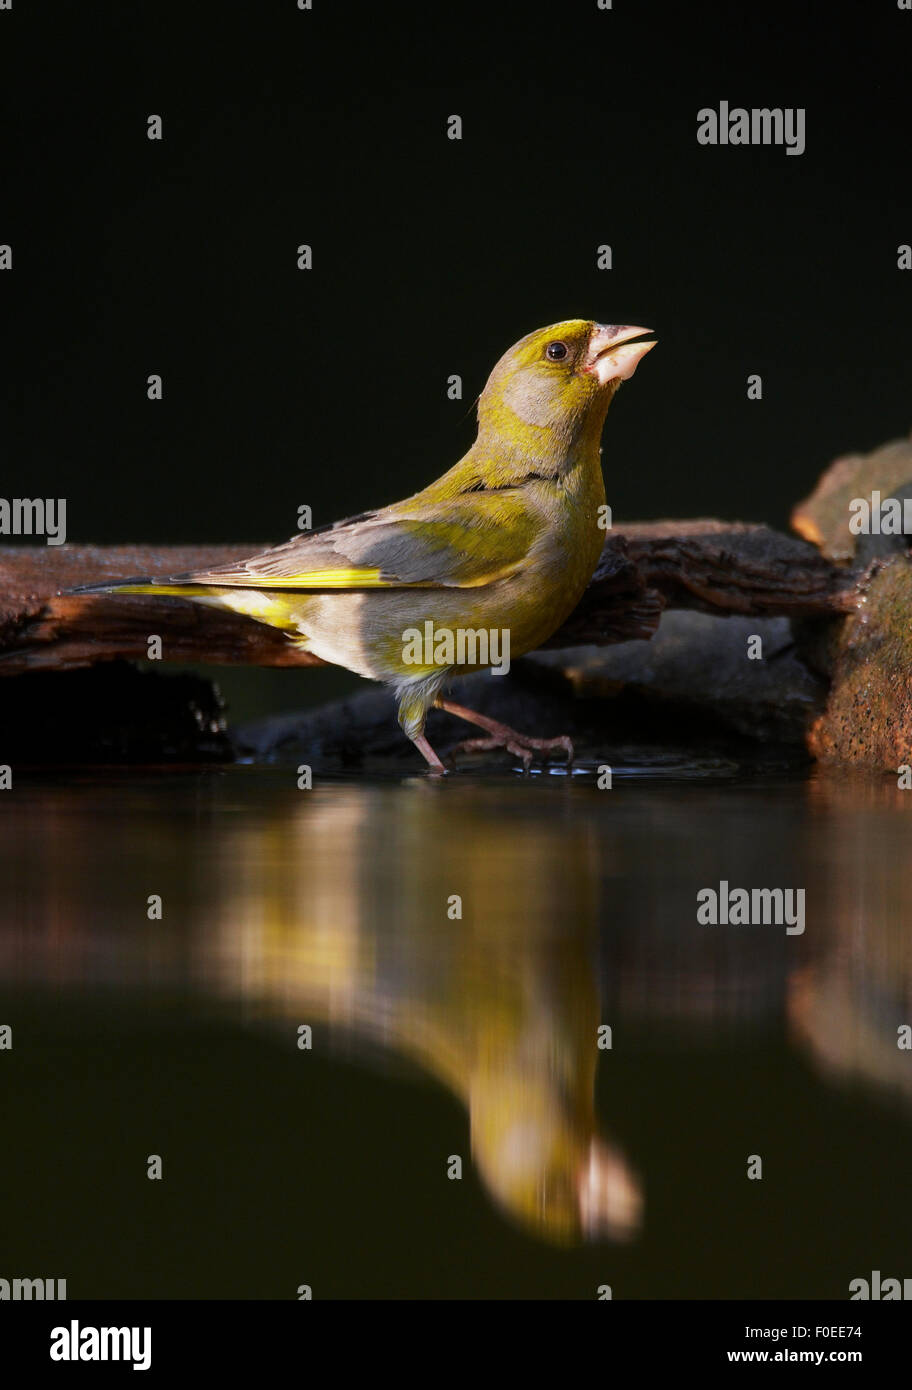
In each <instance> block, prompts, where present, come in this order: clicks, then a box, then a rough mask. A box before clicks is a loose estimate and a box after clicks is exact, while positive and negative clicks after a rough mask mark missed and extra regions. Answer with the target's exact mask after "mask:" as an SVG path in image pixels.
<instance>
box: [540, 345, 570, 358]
mask: <svg viewBox="0 0 912 1390" xmlns="http://www.w3.org/2000/svg"><path fill="white" fill-rule="evenodd" d="M545 356H546V357H547V359H548V361H549V362H562V361H563V360H564V358H565V357H566V356H567V344H566V343H549V344H548V346H547V347H546V348H545Z"/></svg>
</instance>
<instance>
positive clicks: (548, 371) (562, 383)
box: [478, 319, 655, 441]
mask: <svg viewBox="0 0 912 1390" xmlns="http://www.w3.org/2000/svg"><path fill="white" fill-rule="evenodd" d="M649 331H650V330H649V329H648V328H632V327H630V326H626V327H617V326H616V325H612V324H604V323H593V322H592V321H591V320H588V319H568V320H567V321H566V322H564V323H553V324H551V325H550V327H548V328H540V329H538V330H537V331H536V332H535V333H529V334H528V335H527V336H526V337H525V338H522V339H520V341H519V342H518V343H516V344H515V346H513V347H511V348H510V350H509V352H506V353H504V355H503V357H502V358H501V359H500V361H499V362H498V363H497V366H496V367H495V368H494V370H493V372H492V373H491V375H490V377H489V378H488V382H487V385H486V386H485V388H484V391H483V392H482V393H481V397H480V399H479V403H478V419H479V424H480V425H481V427H482V428H486V427H487V428H494V429H496V430H497V431H498V432H499V433H502V434H505V435H506V436H508V437H509V436H510V435H512V434H515V433H519V434H523V433H525V432H526V431H527V430H528V429H529V428H530V427H531V430H532V431H533V432H534V431H539V430H545V431H550V432H552V433H553V434H554V435H556V436H559V437H560V438H563V439H565V440H568V441H569V440H570V439H572V438H575V437H577V436H578V435H579V433H580V431H581V429H582V428H583V427H584V426H586V425H590V424H591V425H592V426H593V428H596V429H598V430H599V431H600V430H601V426H602V424H603V422H604V418H605V412H606V411H607V409H608V406H609V404H610V403H611V399H612V397H613V395H614V393H615V391H616V390H617V388H618V386H619V384H620V383H621V382H622V381H627V380H629V378H630V377H632V376H633V374H634V372H635V371H636V368H637V364H638V363H639V361H640V359H641V358H643V357H645V355H646V353H647V352H649V350H650V349H651V348H653V347H655V339H654V338H651V339H649V340H648V341H643V338H644V335H645V334H647V333H648V332H649ZM637 339H639V340H640V341H635V340H637Z"/></svg>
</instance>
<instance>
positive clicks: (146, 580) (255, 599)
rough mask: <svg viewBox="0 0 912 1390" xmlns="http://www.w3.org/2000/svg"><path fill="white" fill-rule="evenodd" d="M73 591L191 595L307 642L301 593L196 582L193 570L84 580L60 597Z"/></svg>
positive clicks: (199, 600) (198, 600) (303, 602)
mask: <svg viewBox="0 0 912 1390" xmlns="http://www.w3.org/2000/svg"><path fill="white" fill-rule="evenodd" d="M71 594H161V595H163V596H164V597H166V598H189V599H194V600H195V601H196V602H197V603H204V604H206V605H207V606H210V607H212V608H228V609H230V610H231V612H232V613H240V614H242V615H243V616H244V617H247V618H255V619H256V621H257V622H260V623H265V624H266V625H267V627H275V628H278V629H279V631H280V632H285V633H287V634H288V635H289V636H291V637H293V638H294V639H295V641H296V642H297V643H299V645H302V646H306V638H305V636H304V634H303V633H302V630H301V628H300V626H299V618H300V616H301V613H302V611H303V609H304V607H305V603H306V600H305V599H304V598H303V597H302V595H300V594H289V593H270V592H269V591H268V590H261V589H248V588H235V587H233V586H231V585H219V584H211V583H199V582H194V578H193V575H192V574H176V575H173V576H171V577H169V578H162V576H161V575H159V576H158V577H157V578H156V577H154V576H149V575H140V576H138V577H136V578H133V579H111V580H107V581H102V582H101V583H99V584H81V585H79V587H78V588H75V589H61V590H60V591H59V595H60V597H61V598H64V597H67V598H68V597H69V596H70V595H71Z"/></svg>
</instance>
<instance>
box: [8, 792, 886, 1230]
mask: <svg viewBox="0 0 912 1390" xmlns="http://www.w3.org/2000/svg"><path fill="white" fill-rule="evenodd" d="M910 815H912V793H908V792H901V791H898V790H897V789H896V786H895V782H893V781H890V780H889V779H886V780H884V779H875V780H873V781H871V782H865V781H859V779H857V778H852V779H844V778H839V777H830V776H827V775H826V774H824V773H822V772H820V773H816V774H815V775H814V776H813V777H812V778H811V779H810V780H808V781H807V782H789V783H783V784H779V785H777V784H772V785H765V784H763V783H759V784H757V785H754V786H730V787H725V788H722V789H719V788H716V789H713V788H708V787H707V788H692V787H687V786H675V785H669V786H665V787H657V786H652V787H642V786H638V787H634V786H631V785H629V784H628V785H627V786H620V788H619V789H618V790H617V791H615V792H612V793H611V795H610V797H609V796H608V795H607V794H604V793H599V792H597V791H595V790H594V789H593V788H591V787H589V788H586V787H581V786H571V785H569V784H567V785H565V786H562V787H558V786H556V785H550V786H546V785H541V786H538V787H536V786H535V785H533V784H531V783H530V782H528V781H527V780H522V781H521V780H519V779H517V780H516V781H515V782H510V781H499V780H497V779H494V780H492V781H484V782H481V781H476V780H473V779H472V778H470V777H469V778H465V779H463V780H457V779H453V780H452V781H451V782H447V783H434V782H430V781H425V780H422V779H416V780H415V781H413V782H412V781H406V782H403V783H398V782H388V783H375V784H372V783H360V782H354V781H352V782H338V781H337V782H334V783H327V784H324V785H318V786H317V787H316V788H315V789H314V790H311V791H297V790H295V788H294V777H293V774H291V773H290V772H285V771H282V772H278V773H271V774H263V773H253V772H250V773H246V772H244V771H237V770H236V771H235V772H234V773H232V774H229V775H227V776H226V775H216V776H209V777H203V778H200V779H196V778H191V777H184V778H181V777H171V778H162V779H158V778H154V777H150V778H147V779H141V778H139V779H133V780H129V779H116V778H115V779H113V780H108V781H105V780H104V779H98V780H93V779H91V778H90V779H88V780H86V781H85V782H83V783H78V782H74V783H72V784H70V785H59V784H56V785H47V784H44V785H42V784H36V785H34V786H31V787H23V788H20V789H19V791H18V793H17V796H16V798H15V800H12V799H11V798H9V797H7V798H6V799H5V800H4V801H2V802H0V817H2V818H3V819H2V822H0V877H2V882H3V884H4V889H5V892H4V895H3V898H2V901H0V986H2V987H3V989H4V991H5V993H6V994H9V993H12V994H13V995H15V991H16V989H17V988H18V987H21V986H23V985H26V986H29V985H31V986H37V987H38V988H40V989H45V990H48V989H50V990H53V991H56V993H57V995H58V996H60V994H61V993H62V992H64V991H66V992H69V993H70V994H71V995H73V996H80V997H81V998H82V999H83V1000H84V1001H85V1005H86V1008H87V1009H89V1011H90V1015H91V1017H92V1018H94V1011H95V1010H96V1009H98V1008H99V1007H100V1006H99V1003H98V1001H99V999H100V998H101V991H108V992H109V993H110V995H111V996H112V997H113V996H114V995H116V998H117V999H118V1000H119V1001H129V1000H130V999H131V998H132V999H134V1000H135V999H137V998H140V999H144V1000H145V1002H146V1007H145V1009H144V1017H146V1018H147V1019H149V1021H150V1022H151V1023H153V1024H154V1022H155V1019H156V1018H157V1015H156V1012H155V1009H156V1001H161V1016H162V1019H163V1020H164V1021H163V1022H162V1024H161V1026H162V1027H165V1026H167V1024H168V1015H167V1009H168V1007H169V1006H168V1002H167V1001H168V999H169V998H172V997H173V996H174V992H175V990H178V991H180V992H181V995H182V996H183V997H186V994H187V991H188V989H189V990H190V992H191V998H192V1001H193V1002H192V1003H191V1005H190V1007H191V1009H192V1010H193V1011H195V1012H199V1013H204V1012H205V1011H206V1009H207V1008H211V1003H212V1001H215V1000H217V1001H218V1005H217V1007H218V1011H219V1013H221V1012H222V1011H223V1010H227V1012H228V1014H229V1016H233V1017H235V1018H236V1017H237V1016H238V1014H240V1015H241V1016H242V1017H243V1018H244V1019H245V1020H246V1021H247V1022H248V1023H249V1025H250V1026H251V1027H252V1028H256V1029H261V1030H263V1029H265V1030H274V1029H279V1030H282V1031H283V1032H284V1034H285V1044H288V1042H289V1040H290V1039H293V1038H294V1037H296V1035H297V1029H298V1027H299V1026H300V1025H301V1024H308V1025H310V1026H311V1028H312V1029H313V1049H314V1055H316V1054H318V1053H323V1054H324V1055H325V1054H326V1053H327V1052H328V1051H329V1050H330V1048H332V1049H335V1048H336V1046H337V1045H344V1047H345V1050H346V1051H347V1052H349V1053H353V1055H354V1057H355V1059H356V1060H357V1059H358V1058H362V1059H364V1060H369V1061H370V1062H371V1063H373V1064H376V1062H377V1060H378V1058H379V1059H386V1060H387V1061H392V1060H393V1059H395V1058H397V1057H404V1058H407V1059H408V1060H409V1061H410V1062H412V1063H414V1064H415V1065H417V1067H419V1068H420V1069H421V1071H422V1072H424V1073H427V1074H428V1075H430V1076H432V1077H434V1078H437V1079H438V1080H439V1081H440V1082H441V1083H443V1084H445V1085H446V1086H448V1087H449V1088H450V1089H451V1090H452V1092H453V1093H455V1095H456V1096H458V1097H459V1099H460V1100H461V1102H462V1103H463V1104H464V1105H465V1107H466V1110H467V1113H468V1118H469V1127H470V1130H471V1150H472V1157H473V1159H474V1164H475V1167H476V1170H477V1172H478V1174H479V1175H480V1178H481V1180H482V1183H483V1184H484V1187H485V1189H486V1190H487V1192H488V1193H489V1194H490V1195H491V1197H492V1198H493V1199H494V1200H495V1201H496V1203H497V1204H498V1206H499V1207H500V1208H501V1209H502V1210H503V1211H504V1212H505V1213H507V1214H508V1215H509V1216H510V1217H511V1218H512V1219H513V1220H514V1222H516V1223H519V1224H520V1225H521V1226H522V1227H524V1228H525V1229H526V1230H527V1231H531V1232H534V1233H535V1234H536V1235H537V1236H538V1237H540V1238H542V1239H543V1240H547V1241H553V1242H558V1243H563V1244H569V1243H579V1242H582V1241H584V1240H586V1239H587V1238H588V1239H598V1238H609V1239H622V1238H624V1237H631V1236H634V1235H636V1233H637V1232H638V1231H640V1230H642V1228H643V1222H644V1214H643V1213H644V1193H643V1184H642V1181H641V1179H640V1177H639V1174H638V1171H637V1168H636V1166H634V1165H635V1164H636V1163H639V1162H643V1163H646V1162H649V1161H653V1162H654V1164H655V1170H656V1172H657V1173H659V1174H661V1171H662V1164H663V1163H664V1155H663V1156H662V1161H661V1162H660V1161H659V1159H658V1157H657V1155H656V1154H655V1153H654V1152H651V1151H650V1150H649V1148H648V1147H647V1145H648V1140H647V1139H646V1138H643V1139H642V1140H641V1142H640V1144H639V1147H638V1148H637V1150H636V1153H635V1155H634V1161H633V1163H631V1162H628V1161H627V1159H626V1158H625V1157H624V1156H623V1154H622V1152H621V1150H620V1147H619V1145H618V1144H617V1143H616V1141H615V1140H614V1139H613V1138H612V1135H611V1133H610V1131H611V1126H612V1122H611V1119H610V1118H609V1119H607V1120H604V1119H602V1120H600V1119H598V1118H597V1115H596V1108H595V1100H594V1097H595V1087H596V1076H597V1071H598V1063H599V1058H600V1057H602V1058H603V1060H604V1058H605V1056H606V1054H602V1053H600V1051H599V1048H598V1030H599V1026H600V1025H601V1024H604V1023H610V1024H612V1026H613V1027H618V1026H619V1027H620V1028H621V1029H622V1030H623V1036H624V1039H625V1043H624V1051H623V1056H624V1058H626V1059H629V1058H630V1057H631V1056H636V1054H637V1046H638V1044H637V1041H636V1038H637V1036H639V1037H640V1039H641V1040H642V1039H643V1037H644V1032H643V1030H644V1029H645V1030H646V1031H647V1032H648V1033H649V1035H650V1039H651V1038H652V1036H653V1034H655V1038H656V1039H657V1041H650V1042H649V1043H648V1045H647V1047H646V1052H648V1051H649V1047H652V1049H653V1050H652V1052H651V1054H650V1056H651V1057H652V1059H653V1060H652V1061H651V1062H648V1065H655V1066H659V1067H662V1066H663V1065H664V1058H665V1057H666V1056H667V1055H669V1052H674V1053H675V1054H679V1053H680V1052H681V1051H682V1049H686V1048H687V1047H688V1046H690V1045H694V1046H697V1047H700V1048H705V1045H706V1041H707V1039H710V1040H711V1043H712V1048H713V1049H714V1052H713V1055H719V1056H721V1057H724V1056H725V1054H726V1049H727V1048H728V1046H729V1041H730V1038H731V1036H732V1030H735V1032H737V1033H738V1034H739V1035H740V1037H741V1040H742V1041H743V1042H745V1043H746V1044H747V1045H748V1046H749V1047H751V1048H753V1049H758V1048H759V1049H764V1048H767V1047H772V1048H774V1049H775V1048H776V1047H777V1046H783V1045H788V1046H790V1047H791V1049H792V1051H793V1054H794V1055H795V1056H796V1057H800V1054H802V1053H803V1054H804V1056H805V1057H808V1058H810V1059H811V1060H812V1061H813V1062H814V1064H815V1066H816V1067H817V1069H818V1071H819V1072H820V1074H821V1076H823V1077H825V1078H826V1080H827V1081H828V1082H829V1083H830V1084H833V1085H840V1086H843V1085H845V1084H847V1083H849V1082H851V1083H852V1084H853V1085H856V1086H863V1087H864V1088H865V1090H866V1091H867V1092H870V1093H871V1095H875V1096H877V1097H878V1098H879V1099H880V1100H881V1101H883V1102H884V1104H886V1105H892V1106H893V1107H894V1108H905V1107H907V1105H908V1101H909V1100H910V1099H912V1081H910V1074H912V1073H910V1063H909V1057H910V1055H912V1054H910V1052H909V1051H907V1050H903V1048H902V1047H901V1046H899V1045H898V1030H900V1029H901V1027H902V1026H903V1025H904V1024H908V1023H910V1022H912V930H910V928H912V913H910V909H909V906H908V901H909V899H908V891H907V881H908V873H907V865H908V863H909V854H908V841H909V827H910V826H912V821H910V820H909V816H910ZM721 878H725V879H729V880H731V882H732V883H746V884H767V885H768V884H781V885H783V886H786V885H793V886H797V887H804V888H805V889H806V892H807V904H808V914H807V930H806V933H805V934H804V935H803V936H797V937H786V935H785V934H784V932H782V931H781V930H775V929H773V928H770V927H762V926H758V927H730V928H722V927H710V928H707V927H701V926H698V925H697V923H696V921H695V893H696V890H697V889H698V888H701V887H703V886H705V885H706V884H713V883H718V881H719V880H720V879H721ZM151 893H156V894H160V895H161V896H162V899H163V902H164V904H165V912H164V917H163V919H162V920H161V921H156V922H154V923H153V922H150V921H149V920H147V919H146V913H145V901H146V895H147V894H151ZM101 1013H102V1014H103V1013H104V1008H103V1007H102V1008H101ZM55 1016H56V1011H55V1010H54V1009H49V1010H48V1011H47V1017H48V1019H49V1020H53V1019H54V1017H55ZM637 1029H639V1030H640V1032H639V1035H637ZM656 1030H659V1031H656ZM615 1046H617V1038H615ZM63 1054H64V1049H61V1055H63ZM66 1055H67V1056H69V1055H70V1053H69V1047H67V1049H66ZM607 1055H608V1056H610V1057H611V1058H612V1059H613V1060H612V1065H615V1062H614V1058H615V1054H614V1053H612V1054H607ZM644 1055H645V1053H644V1052H643V1050H642V1048H641V1052H640V1056H641V1057H642V1056H644ZM620 1060H621V1053H620V1052H619V1053H618V1054H617V1061H618V1062H620ZM80 1065H81V1063H80V1058H79V1050H78V1048H76V1049H75V1050H74V1051H73V1053H72V1065H71V1071H72V1084H74V1085H78V1081H79V1075H80V1073H79V1067H80ZM700 1075H701V1077H702V1081H701V1083H700V1084H706V1085H710V1086H712V1085H713V1084H720V1083H718V1080H717V1082H716V1083H714V1081H713V1073H712V1070H711V1068H710V1069H707V1068H706V1067H704V1068H703V1070H702V1072H701V1073H700ZM694 1084H697V1082H695V1083H694ZM626 1087H627V1089H626V1091H625V1094H626V1096H627V1101H628V1110H627V1111H625V1112H624V1113H623V1114H622V1113H621V1112H619V1111H618V1112H616V1116H615V1120H614V1123H615V1124H616V1125H617V1126H618V1128H620V1127H621V1124H622V1123H624V1124H626V1123H627V1121H628V1120H629V1119H630V1114H631V1112H630V1108H629V1107H630V1103H631V1098H633V1104H634V1107H635V1108H636V1109H637V1110H639V1111H642V1112H643V1113H648V1111H649V1105H650V1102H649V1097H648V1094H644V1093H643V1091H642V1089H641V1088H637V1087H635V1088H634V1090H633V1092H631V1089H630V1081H629V1076H628V1079H627V1082H626ZM719 1094H720V1096H723V1095H725V1094H726V1092H725V1091H724V1087H723V1088H722V1089H721V1090H720V1092H719ZM757 1100H758V1103H760V1104H763V1103H765V1102H764V1098H763V1096H758V1098H757ZM419 1104H420V1102H419ZM605 1113H606V1114H608V1115H609V1116H610V1113H611V1112H610V1101H609V1102H608V1107H607V1110H606V1111H605ZM201 1123H202V1121H201ZM453 1147H454V1149H456V1150H458V1148H459V1145H458V1142H457V1143H455V1144H454V1145H453ZM444 1157H445V1156H444V1155H442V1156H441V1163H442V1164H443V1159H444ZM327 1161H329V1160H328V1159H327Z"/></svg>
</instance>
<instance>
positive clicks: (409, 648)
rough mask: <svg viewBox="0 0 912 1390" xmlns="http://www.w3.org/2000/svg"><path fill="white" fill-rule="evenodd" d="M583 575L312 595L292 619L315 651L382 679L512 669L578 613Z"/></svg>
mask: <svg viewBox="0 0 912 1390" xmlns="http://www.w3.org/2000/svg"><path fill="white" fill-rule="evenodd" d="M576 568H577V567H575V566H566V567H565V568H563V569H562V571H561V573H560V575H559V576H558V575H551V574H548V573H547V572H544V573H538V574H536V573H535V572H534V571H525V572H523V573H518V574H516V575H514V576H511V577H510V578H508V579H504V580H500V581H498V582H497V583H495V584H491V585H487V586H485V587H484V588H477V589H457V588H452V589H443V588H440V589H417V588H416V589H390V590H376V589H373V590H368V591H364V592H361V593H325V594H313V595H308V596H307V598H306V599H304V600H303V601H302V602H301V604H300V606H299V607H298V608H297V610H296V611H293V612H292V614H291V618H292V621H293V623H294V625H295V627H296V628H297V630H298V632H299V633H300V634H301V639H302V645H303V646H305V647H306V649H307V650H308V651H311V652H313V653H315V655H317V656H320V657H322V658H323V660H324V661H330V662H333V663H334V664H336V665H339V666H345V667H347V668H348V670H350V671H355V672H357V673H358V674H359V675H363V676H368V677H372V678H373V679H375V680H385V681H395V682H397V683H398V682H401V681H402V680H409V679H415V680H423V679H425V678H426V677H427V676H429V675H430V674H432V673H433V672H435V671H440V670H441V669H450V668H452V669H454V670H456V671H458V672H460V673H462V672H466V673H468V672H470V671H478V670H482V669H484V668H486V667H492V668H495V669H505V668H508V667H509V663H510V660H511V658H512V657H516V656H521V655H522V654H523V653H525V652H530V651H533V650H534V649H535V648H536V647H538V646H540V645H541V643H542V642H544V641H545V640H546V639H547V638H548V637H550V636H551V634H552V633H553V632H555V631H556V630H557V628H558V627H560V625H561V623H562V622H563V621H564V619H565V618H567V617H568V616H569V614H570V613H571V612H572V611H573V609H574V608H575V607H576V604H577V603H578V601H579V599H580V597H581V596H582V593H583V591H584V590H585V588H586V584H587V583H588V579H589V574H590V573H591V571H590V572H588V573H584V572H583V569H582V567H580V569H579V572H578V573H575V572H574V571H575V570H576ZM549 581H550V582H549Z"/></svg>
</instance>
